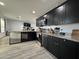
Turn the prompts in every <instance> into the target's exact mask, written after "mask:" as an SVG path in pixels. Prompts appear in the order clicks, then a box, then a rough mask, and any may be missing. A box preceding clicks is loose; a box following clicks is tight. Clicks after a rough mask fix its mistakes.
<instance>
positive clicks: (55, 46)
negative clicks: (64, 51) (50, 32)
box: [48, 36, 60, 58]
mask: <svg viewBox="0 0 79 59" xmlns="http://www.w3.org/2000/svg"><path fill="white" fill-rule="evenodd" d="M48 46H49V49H48V50H49V52H50V53H52V54H53V55H55V56H56V57H57V58H59V56H60V53H59V40H58V39H57V38H55V37H53V36H49V40H48Z"/></svg>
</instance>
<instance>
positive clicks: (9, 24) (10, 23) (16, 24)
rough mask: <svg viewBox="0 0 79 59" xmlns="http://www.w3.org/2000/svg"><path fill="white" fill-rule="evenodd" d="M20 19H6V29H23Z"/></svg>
mask: <svg viewBox="0 0 79 59" xmlns="http://www.w3.org/2000/svg"><path fill="white" fill-rule="evenodd" d="M23 23H24V22H22V21H17V20H6V31H9V32H10V31H21V30H22V29H23Z"/></svg>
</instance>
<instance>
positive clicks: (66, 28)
mask: <svg viewBox="0 0 79 59" xmlns="http://www.w3.org/2000/svg"><path fill="white" fill-rule="evenodd" d="M55 27H60V29H61V32H65V33H72V30H73V29H79V23H76V24H67V25H57V26H56V25H52V26H44V27H42V28H44V29H49V28H52V29H54V28H55Z"/></svg>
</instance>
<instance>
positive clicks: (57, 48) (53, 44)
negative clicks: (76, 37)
mask: <svg viewBox="0 0 79 59" xmlns="http://www.w3.org/2000/svg"><path fill="white" fill-rule="evenodd" d="M43 37H44V38H43V46H44V47H45V48H46V49H47V50H48V51H49V52H50V53H52V54H53V55H55V56H56V57H57V58H58V59H78V58H79V57H78V56H79V43H76V42H73V41H69V40H67V39H62V38H58V37H54V36H49V35H48V36H47V35H46V36H43Z"/></svg>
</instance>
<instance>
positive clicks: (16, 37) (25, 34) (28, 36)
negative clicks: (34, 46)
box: [9, 31, 36, 44]
mask: <svg viewBox="0 0 79 59" xmlns="http://www.w3.org/2000/svg"><path fill="white" fill-rule="evenodd" d="M31 40H36V32H35V31H11V32H10V38H9V43H10V44H14V43H21V42H26V41H31Z"/></svg>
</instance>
